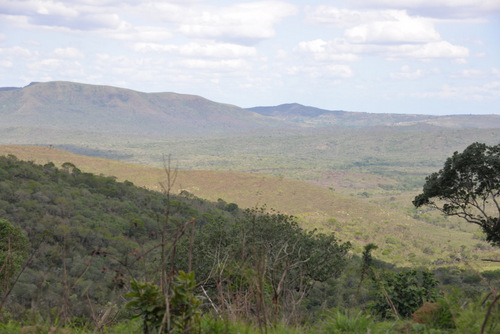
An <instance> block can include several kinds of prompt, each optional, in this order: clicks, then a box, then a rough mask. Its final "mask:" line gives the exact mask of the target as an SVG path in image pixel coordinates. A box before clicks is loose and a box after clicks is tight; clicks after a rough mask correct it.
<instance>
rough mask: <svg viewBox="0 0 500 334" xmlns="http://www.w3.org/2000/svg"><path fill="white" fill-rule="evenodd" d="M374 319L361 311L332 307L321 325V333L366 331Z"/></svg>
mask: <svg viewBox="0 0 500 334" xmlns="http://www.w3.org/2000/svg"><path fill="white" fill-rule="evenodd" d="M373 323H374V319H373V318H372V317H371V316H370V315H367V314H364V313H363V312H361V311H356V310H351V311H348V310H343V311H342V310H340V309H334V310H331V311H329V312H328V315H327V318H326V319H325V320H324V321H323V324H322V326H321V330H320V332H321V333H332V334H342V333H346V334H347V333H367V332H370V328H371V327H372V325H373Z"/></svg>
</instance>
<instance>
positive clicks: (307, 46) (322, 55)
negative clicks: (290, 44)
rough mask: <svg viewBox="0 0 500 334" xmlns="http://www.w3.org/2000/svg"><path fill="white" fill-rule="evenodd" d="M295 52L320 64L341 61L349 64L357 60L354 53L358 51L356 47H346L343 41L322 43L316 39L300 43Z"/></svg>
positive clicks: (357, 57) (322, 41)
mask: <svg viewBox="0 0 500 334" xmlns="http://www.w3.org/2000/svg"><path fill="white" fill-rule="evenodd" d="M295 51H297V52H299V53H302V54H305V55H307V54H310V55H312V56H313V58H314V60H317V61H321V62H324V61H326V62H331V61H335V62H338V61H341V62H350V61H356V60H358V59H359V56H358V55H356V51H360V48H359V47H357V46H352V45H347V44H346V43H344V42H343V40H339V39H337V40H333V41H324V40H322V39H316V40H313V41H306V42H300V43H299V45H298V46H297V47H296V49H295Z"/></svg>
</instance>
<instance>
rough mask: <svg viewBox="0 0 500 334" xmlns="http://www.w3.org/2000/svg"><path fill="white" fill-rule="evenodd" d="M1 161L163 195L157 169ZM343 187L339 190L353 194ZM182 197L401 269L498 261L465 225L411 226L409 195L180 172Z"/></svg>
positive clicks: (84, 161) (5, 150) (51, 154)
mask: <svg viewBox="0 0 500 334" xmlns="http://www.w3.org/2000/svg"><path fill="white" fill-rule="evenodd" d="M0 154H1V155H6V154H13V155H15V156H17V157H18V158H19V159H22V160H31V161H35V162H37V163H42V164H44V163H47V162H49V161H52V162H54V163H56V164H57V165H61V164H62V163H64V162H72V163H73V164H75V165H76V166H77V167H78V168H80V169H81V170H82V171H86V172H93V173H97V174H104V175H113V176H116V177H117V178H118V180H122V181H124V180H129V181H131V182H133V183H134V184H136V185H139V186H144V187H147V188H150V189H154V190H161V187H160V185H159V182H161V181H162V180H164V179H165V171H164V169H163V168H158V167H148V166H144V165H140V164H133V163H126V162H120V161H115V160H109V159H104V158H96V157H88V156H82V155H76V154H72V153H68V152H65V151H62V150H59V149H55V148H51V147H45V146H17V145H4V146H0ZM175 164H176V163H175V162H174V163H173V165H175ZM338 173H340V172H338ZM363 175H364V176H363ZM363 177H364V178H365V180H363V179H362V178H363ZM350 178H352V182H353V183H355V182H356V180H358V179H359V178H361V181H360V182H361V183H363V182H364V183H363V184H361V185H359V189H358V190H359V191H361V190H364V191H365V192H369V191H370V190H369V189H367V188H366V184H368V183H370V184H371V183H377V182H378V183H380V182H382V181H384V180H386V179H385V178H384V177H382V176H379V175H373V174H363V173H352V174H349V175H347V173H343V174H342V173H341V175H336V174H331V175H330V179H331V182H332V183H335V184H337V183H338V184H341V183H345V182H347V181H346V180H348V179H350ZM335 179H338V180H337V181H335ZM345 186H346V188H345V189H348V188H349V189H353V188H350V186H348V185H347V184H346V185H345ZM345 189H344V190H345ZM182 190H185V191H188V192H190V193H193V194H195V195H196V196H198V197H201V198H205V199H208V200H211V201H217V200H218V199H223V200H225V201H226V202H228V203H230V202H234V203H237V204H238V205H239V206H240V207H243V208H246V207H254V206H262V205H266V206H267V207H268V208H274V209H276V210H278V211H280V212H284V213H288V214H293V215H295V216H297V217H298V218H299V220H300V222H301V223H302V225H303V226H305V227H306V228H318V229H319V230H321V231H325V232H328V231H335V233H336V234H337V235H338V236H339V237H340V238H341V239H342V240H344V241H347V240H349V241H351V242H352V243H353V244H354V246H355V247H354V251H355V252H356V253H360V251H361V249H362V247H363V245H365V244H367V243H370V242H373V243H376V244H377V245H379V249H378V250H377V251H376V252H375V253H374V255H375V256H376V257H377V258H380V259H383V260H386V261H389V262H392V263H395V264H398V265H402V266H405V265H413V266H415V265H417V266H418V265H423V266H432V265H436V266H437V265H463V264H465V263H466V262H467V263H470V264H472V265H473V266H478V267H477V268H478V269H479V270H483V269H488V268H490V267H488V266H487V265H485V264H484V263H482V262H480V261H479V259H481V258H484V257H488V258H493V257H495V256H496V255H495V253H498V252H495V250H494V249H493V248H492V247H490V246H489V245H488V244H486V243H485V242H484V241H481V240H479V238H478V234H477V233H474V232H475V230H474V229H473V228H472V227H471V226H469V225H467V224H465V223H461V222H452V221H446V220H444V219H443V218H442V217H439V216H438V215H436V214H435V213H434V214H429V215H426V216H424V217H423V219H415V218H413V215H415V212H414V211H412V210H413V209H412V208H411V198H412V196H413V195H414V194H413V193H412V192H411V191H410V192H408V191H406V192H402V191H400V190H397V191H396V190H391V191H390V193H391V194H392V196H391V197H390V198H389V199H388V200H387V196H388V194H387V193H386V192H380V190H373V191H370V194H368V195H367V196H362V195H360V196H357V197H353V196H350V195H348V194H346V193H342V192H338V191H336V189H334V188H333V187H331V186H330V187H325V186H323V185H318V184H314V183H312V182H304V181H300V180H294V179H289V178H287V177H284V176H273V175H266V174H259V173H249V172H242V171H186V170H178V175H177V180H176V183H175V187H174V193H178V192H180V191H182ZM356 191H357V190H356ZM398 192H399V195H398V194H397V193H398ZM424 220H425V221H424Z"/></svg>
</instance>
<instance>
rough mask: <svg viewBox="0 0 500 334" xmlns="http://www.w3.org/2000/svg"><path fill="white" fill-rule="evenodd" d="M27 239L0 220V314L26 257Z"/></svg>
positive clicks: (19, 231) (3, 220)
mask: <svg viewBox="0 0 500 334" xmlns="http://www.w3.org/2000/svg"><path fill="white" fill-rule="evenodd" d="M27 248H28V238H26V236H25V235H24V233H23V231H22V230H21V229H20V228H19V227H16V226H14V225H12V224H11V223H10V222H9V221H8V220H5V219H0V314H1V311H2V308H3V306H4V304H5V301H6V299H7V297H8V296H9V294H10V292H11V291H12V288H13V286H14V285H15V284H16V282H17V280H18V279H19V275H17V276H16V274H18V272H19V271H20V270H22V269H23V268H22V265H23V263H24V262H25V260H26V257H27Z"/></svg>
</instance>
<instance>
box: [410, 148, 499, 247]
mask: <svg viewBox="0 0 500 334" xmlns="http://www.w3.org/2000/svg"><path fill="white" fill-rule="evenodd" d="M499 195H500V144H497V145H495V146H488V145H486V144H482V143H473V144H471V145H470V146H468V147H467V148H466V149H465V150H464V151H463V152H462V153H458V152H455V153H454V154H453V156H451V157H450V158H448V159H447V160H446V162H445V164H444V167H443V169H441V170H440V171H439V172H437V173H433V174H431V175H430V176H428V177H427V178H426V182H425V184H424V187H423V192H422V194H420V195H418V196H416V197H415V199H414V201H413V204H414V205H415V206H416V207H421V206H423V205H427V206H430V207H433V208H436V209H438V210H440V211H441V212H443V213H444V214H445V215H447V216H457V217H461V218H463V219H465V220H466V221H467V222H469V223H472V224H476V225H479V226H480V227H481V228H482V230H483V232H484V233H486V240H487V241H489V242H490V243H491V244H493V245H495V246H498V247H500V199H499Z"/></svg>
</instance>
